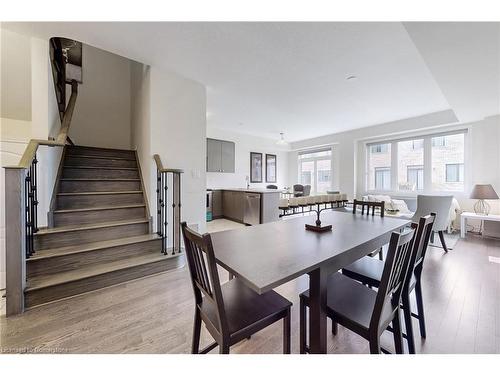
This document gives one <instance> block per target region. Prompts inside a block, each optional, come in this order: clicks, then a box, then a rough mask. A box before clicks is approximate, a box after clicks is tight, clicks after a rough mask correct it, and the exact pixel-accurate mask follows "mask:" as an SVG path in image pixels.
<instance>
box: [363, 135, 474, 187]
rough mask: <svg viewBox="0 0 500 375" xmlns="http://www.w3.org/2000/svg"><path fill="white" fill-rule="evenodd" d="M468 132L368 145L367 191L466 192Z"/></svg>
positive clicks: (424, 136) (423, 136)
mask: <svg viewBox="0 0 500 375" xmlns="http://www.w3.org/2000/svg"><path fill="white" fill-rule="evenodd" d="M466 136H467V130H457V131H453V132H448V133H439V134H429V135H421V136H419V137H415V138H404V139H396V140H390V141H385V142H380V143H371V144H367V145H366V191H377V190H378V191H387V190H389V191H393V192H397V191H401V192H412V191H414V192H415V191H419V192H427V193H432V192H441V191H442V192H453V191H464V186H465V179H466V178H467V177H466V173H467V166H466V165H465V164H466V163H465V145H466V142H465V140H466Z"/></svg>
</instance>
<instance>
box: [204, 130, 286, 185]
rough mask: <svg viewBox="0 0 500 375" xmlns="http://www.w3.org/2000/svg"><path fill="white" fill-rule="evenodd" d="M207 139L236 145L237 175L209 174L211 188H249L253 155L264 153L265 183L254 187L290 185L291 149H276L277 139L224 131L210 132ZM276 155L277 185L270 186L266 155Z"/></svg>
mask: <svg viewBox="0 0 500 375" xmlns="http://www.w3.org/2000/svg"><path fill="white" fill-rule="evenodd" d="M207 137H208V138H215V139H222V140H225V141H232V142H234V143H235V170H234V173H216V172H207V185H206V186H207V187H208V188H236V187H246V179H245V177H246V176H250V152H260V153H262V154H263V155H262V158H263V163H264V166H263V168H262V173H263V176H262V179H263V182H262V183H251V184H250V186H251V187H265V186H266V185H269V184H273V185H276V184H277V185H278V187H279V188H283V187H284V186H287V183H288V152H287V151H288V149H289V146H278V145H276V140H275V139H270V138H262V137H255V136H252V135H248V134H243V133H236V132H231V131H227V130H223V129H216V128H212V127H209V128H207ZM266 153H267V154H273V155H276V158H277V161H276V162H277V171H276V173H277V175H276V177H277V182H276V183H266V181H265V175H266V173H265V158H266V155H265V154H266Z"/></svg>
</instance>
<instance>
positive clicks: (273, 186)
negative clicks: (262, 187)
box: [266, 185, 278, 189]
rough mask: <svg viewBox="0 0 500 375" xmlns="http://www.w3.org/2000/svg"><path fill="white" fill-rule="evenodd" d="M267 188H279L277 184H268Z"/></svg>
mask: <svg viewBox="0 0 500 375" xmlns="http://www.w3.org/2000/svg"><path fill="white" fill-rule="evenodd" d="M266 189H278V187H277V186H276V185H267V186H266Z"/></svg>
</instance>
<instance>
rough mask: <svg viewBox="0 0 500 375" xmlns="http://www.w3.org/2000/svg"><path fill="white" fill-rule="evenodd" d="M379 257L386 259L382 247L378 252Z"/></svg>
mask: <svg viewBox="0 0 500 375" xmlns="http://www.w3.org/2000/svg"><path fill="white" fill-rule="evenodd" d="M378 259H380V260H384V249H383V248H382V247H381V248H380V251H379V252H378Z"/></svg>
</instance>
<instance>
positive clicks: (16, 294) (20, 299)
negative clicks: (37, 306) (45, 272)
mask: <svg viewBox="0 0 500 375" xmlns="http://www.w3.org/2000/svg"><path fill="white" fill-rule="evenodd" d="M26 174H27V170H26V169H24V168H15V167H14V168H9V167H6V168H5V253H6V308H7V309H6V313H7V316H9V315H15V314H20V313H22V312H23V311H24V288H25V286H26V226H25V214H26V213H25V210H26V197H25V180H26Z"/></svg>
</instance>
